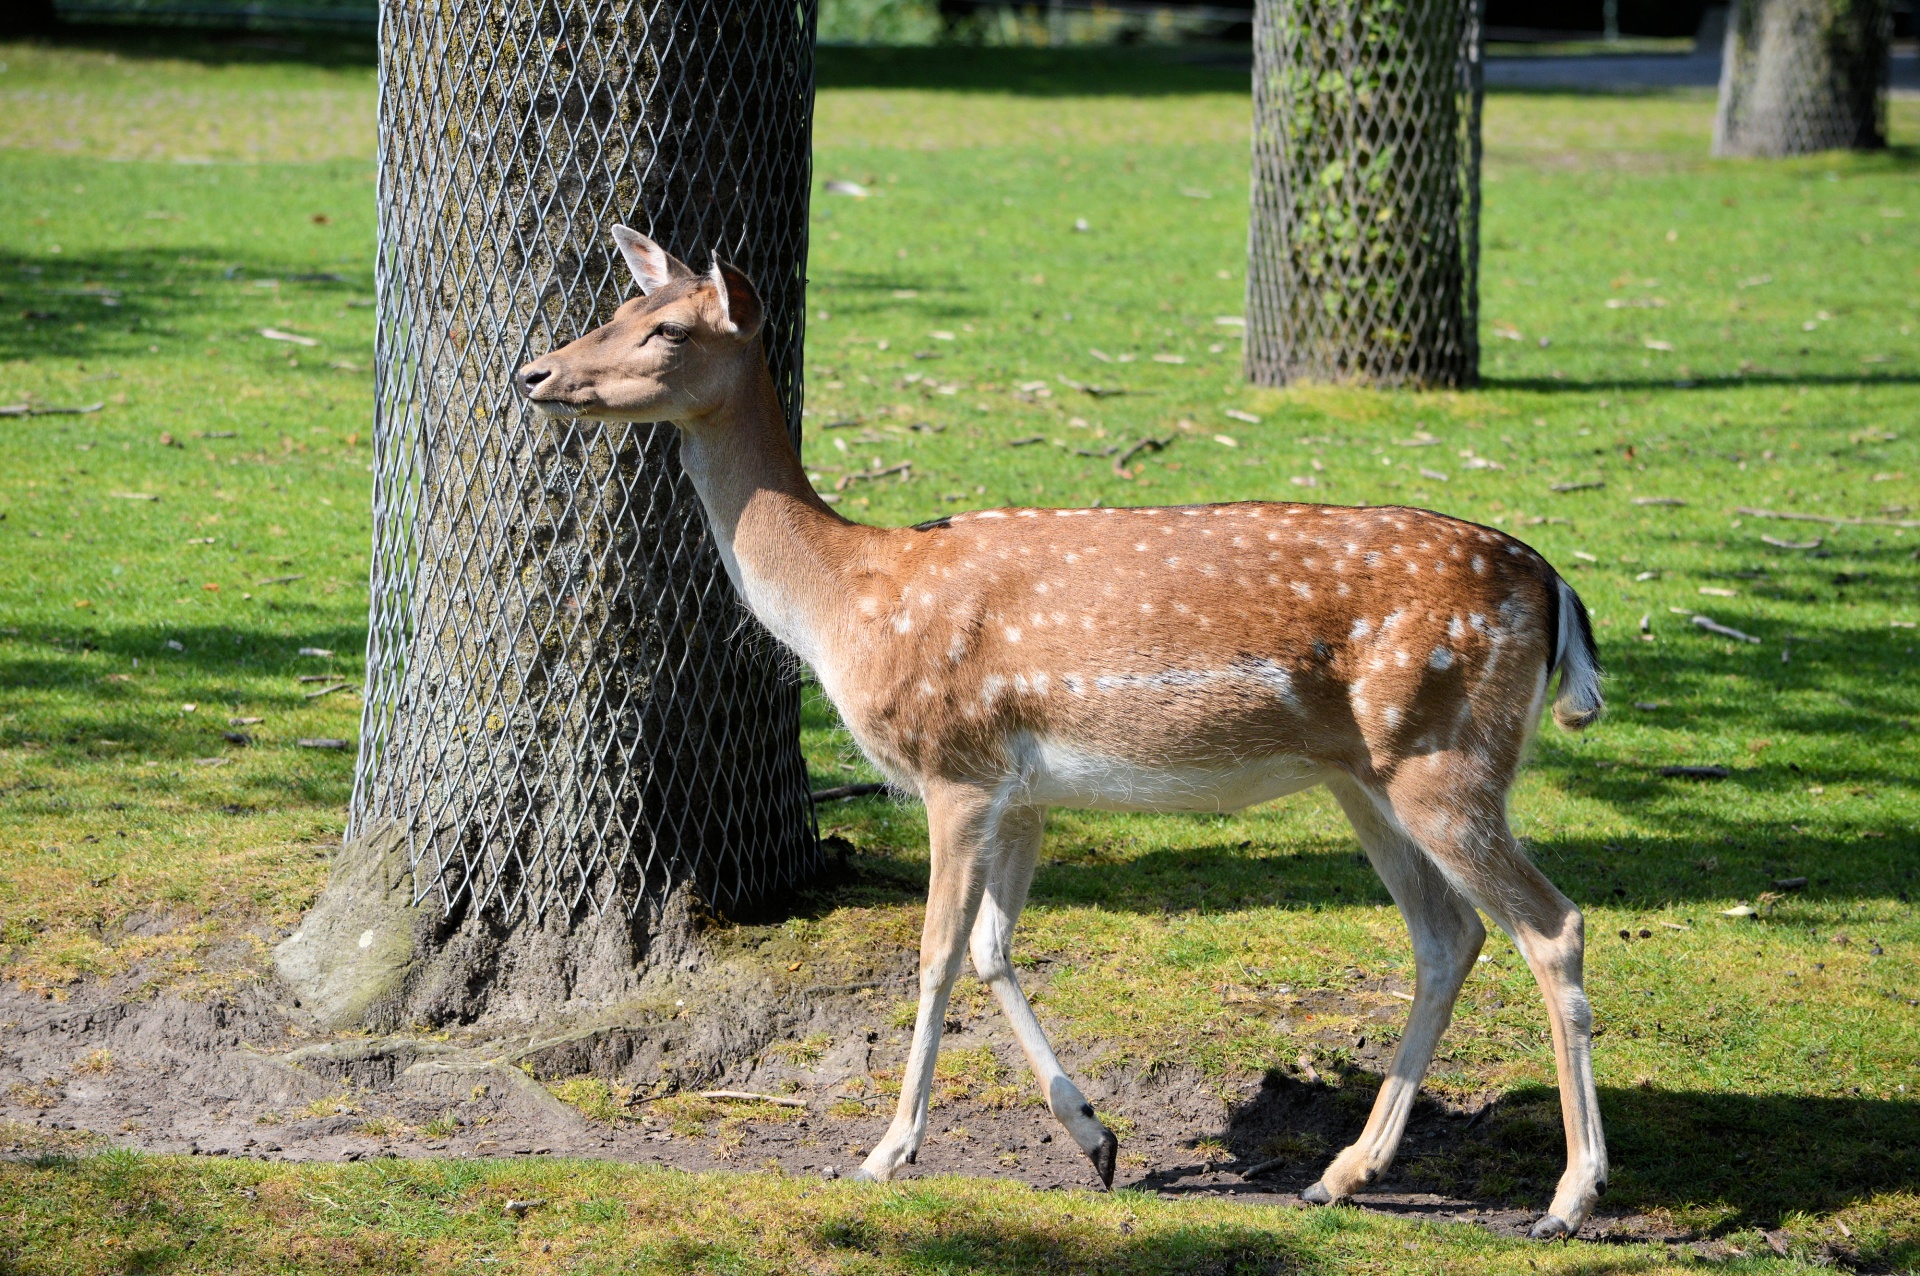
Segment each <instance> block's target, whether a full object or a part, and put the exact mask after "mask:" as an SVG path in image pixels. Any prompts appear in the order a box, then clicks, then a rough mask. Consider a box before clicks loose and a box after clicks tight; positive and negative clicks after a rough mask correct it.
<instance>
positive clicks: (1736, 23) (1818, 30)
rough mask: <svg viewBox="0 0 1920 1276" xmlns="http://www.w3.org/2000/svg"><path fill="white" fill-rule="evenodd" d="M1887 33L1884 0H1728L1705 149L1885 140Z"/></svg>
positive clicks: (1820, 146)
mask: <svg viewBox="0 0 1920 1276" xmlns="http://www.w3.org/2000/svg"><path fill="white" fill-rule="evenodd" d="M1892 30H1893V19H1892V8H1891V6H1890V5H1889V4H1888V2H1887V0H1735V3H1734V6H1733V12H1732V14H1731V15H1730V20H1729V21H1728V23H1727V39H1726V45H1725V52H1724V54H1723V56H1722V60H1721V65H1720V109H1719V112H1718V114H1717V115H1716V116H1715V118H1714V124H1713V153H1714V154H1715V155H1748V156H1780V155H1807V154H1811V153H1812V152H1815V151H1831V150H1840V149H1853V150H1875V149H1878V148H1880V147H1883V146H1885V145H1886V144H1887V57H1888V53H1889V50H1890V44H1891V41H1892Z"/></svg>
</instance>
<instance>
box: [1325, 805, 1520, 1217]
mask: <svg viewBox="0 0 1920 1276" xmlns="http://www.w3.org/2000/svg"><path fill="white" fill-rule="evenodd" d="M1328 787H1330V788H1331V789H1332V790H1333V793H1334V796H1335V797H1337V798H1338V799H1339V801H1340V805H1341V807H1342V808H1344V809H1345V811H1346V813H1347V818H1348V819H1349V820H1351V821H1352V822H1353V827H1354V831H1355V832H1356V833H1357V834H1359V837H1360V844H1361V845H1362V846H1363V847H1365V848H1366V852H1367V858H1368V859H1370V860H1372V861H1373V867H1374V871H1376V872H1377V873H1379V874H1380V880H1381V881H1383V882H1385V883H1386V887H1387V890H1388V892H1389V893H1391V894H1392V896H1393V900H1394V903H1396V904H1398V905H1399V907H1400V913H1401V916H1403V917H1404V918H1405V919H1406V922H1407V932H1408V934H1409V935H1410V936H1411V938H1412V940H1413V962H1414V972H1415V973H1414V998H1413V1008H1412V1009H1411V1010H1410V1011H1409V1012H1408V1014H1407V1026H1406V1030H1405V1031H1404V1032H1403V1033H1402V1034H1401V1037H1400V1046H1399V1048H1398V1049H1397V1050H1395V1051H1394V1053H1393V1062H1392V1064H1391V1065H1389V1067H1388V1069H1387V1076H1386V1079H1385V1080H1384V1081H1383V1082H1382V1083H1381V1086H1380V1093H1379V1095H1378V1096H1377V1097H1376V1098H1375V1099H1374V1103H1373V1112H1372V1114H1371V1115H1369V1116H1368V1118H1367V1125H1366V1128H1365V1129H1364V1130H1362V1131H1361V1132H1360V1137H1359V1138H1358V1139H1356V1140H1355V1141H1354V1142H1353V1143H1352V1144H1351V1145H1350V1146H1348V1147H1347V1148H1346V1149H1345V1150H1344V1151H1342V1152H1341V1153H1340V1155H1338V1156H1337V1157H1335V1158H1334V1159H1333V1163H1332V1164H1331V1165H1329V1166H1327V1169H1326V1172H1325V1173H1323V1174H1322V1175H1321V1176H1320V1181H1319V1182H1317V1183H1315V1184H1314V1185H1313V1186H1312V1187H1310V1188H1308V1189H1307V1190H1306V1191H1305V1192H1303V1193H1302V1194H1301V1195H1302V1196H1303V1197H1304V1198H1305V1199H1306V1200H1307V1201H1309V1202H1312V1203H1313V1204H1316V1205H1325V1204H1329V1203H1331V1202H1333V1201H1337V1200H1340V1199H1342V1198H1344V1197H1348V1196H1351V1195H1352V1194H1353V1193H1354V1192H1356V1191H1359V1190H1360V1189H1362V1188H1364V1187H1365V1186H1366V1185H1368V1184H1370V1183H1372V1182H1374V1181H1375V1180H1376V1179H1378V1178H1379V1177H1380V1175H1382V1174H1384V1173H1385V1172H1386V1169H1387V1167H1388V1166H1389V1165H1391V1164H1393V1157H1394V1154H1395V1153H1396V1152H1397V1151H1398V1150H1399V1148H1400V1139H1401V1137H1402V1135H1404V1134H1405V1133H1406V1129H1407V1117H1408V1116H1409V1115H1410V1114H1411V1113H1412V1111H1413V1104H1414V1100H1415V1099H1416V1098H1417V1097H1418V1096H1419V1093H1420V1081H1421V1079H1422V1078H1423V1077H1425V1076H1426V1074H1427V1066H1428V1065H1429V1064H1430V1063H1431V1062H1432V1061H1433V1052H1434V1048H1435V1047H1436V1046H1437V1045H1438V1044H1439V1041H1440V1037H1441V1034H1442V1033H1444V1032H1446V1030H1447V1024H1448V1023H1449V1022H1450V1021H1451V1020H1452V1018H1453V1003H1454V1001H1455V999H1456V998H1458V997H1459V995H1460V986H1461V985H1462V984H1463V983H1465V982H1466V978H1467V974H1468V973H1469V972H1470V971H1471V970H1472V969H1473V961H1474V958H1475V957H1477V956H1478V955H1479V953H1480V945H1481V944H1482V942H1484V941H1485V939H1486V934H1487V932H1486V928H1485V927H1484V926H1482V925H1481V924H1480V916H1479V914H1478V913H1476V912H1474V909H1473V905H1472V904H1470V903H1468V902H1467V900H1466V898H1465V897H1464V896H1462V895H1461V894H1460V892H1459V891H1457V890H1455V889H1454V888H1453V887H1452V886H1451V885H1449V884H1448V882H1447V880H1446V878H1445V876H1443V875H1442V874H1441V872H1440V870H1439V869H1438V868H1437V867H1436V866H1435V865H1434V864H1433V863H1432V862H1431V861H1430V860H1429V859H1428V858H1427V855H1426V854H1425V852H1424V851H1422V849H1421V848H1420V847H1419V846H1418V845H1417V844H1416V843H1415V842H1414V841H1413V840H1412V839H1411V838H1409V837H1408V836H1407V835H1406V833H1405V832H1404V831H1403V830H1401V829H1400V828H1399V827H1397V825H1396V824H1395V822H1394V821H1393V820H1392V819H1390V818H1389V817H1388V816H1387V815H1386V814H1385V813H1384V812H1382V811H1381V810H1380V807H1379V805H1378V804H1377V803H1376V802H1375V800H1374V799H1373V797H1372V796H1371V795H1369V794H1368V793H1367V792H1366V791H1365V790H1364V789H1362V788H1361V787H1360V785H1359V784H1357V783H1356V782H1355V781H1353V780H1351V779H1348V778H1346V777H1344V776H1343V777H1341V778H1339V779H1337V780H1333V781H1330V782H1329V785H1328Z"/></svg>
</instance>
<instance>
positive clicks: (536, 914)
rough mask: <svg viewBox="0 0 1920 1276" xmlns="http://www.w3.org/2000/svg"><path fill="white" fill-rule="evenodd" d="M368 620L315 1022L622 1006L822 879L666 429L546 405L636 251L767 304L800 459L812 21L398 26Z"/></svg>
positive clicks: (481, 13) (762, 675) (717, 8)
mask: <svg viewBox="0 0 1920 1276" xmlns="http://www.w3.org/2000/svg"><path fill="white" fill-rule="evenodd" d="M381 33H382V34H381V41H382V49H381V73H382V74H381V81H382V84H381V121H380V126H381V158H380V200H381V217H380V246H379V248H380V255H379V279H378V283H377V287H378V292H379V305H380V327H379V342H378V350H377V352H376V363H377V365H378V367H377V369H376V372H377V375H378V377H379V379H380V382H381V388H382V393H381V400H380V409H379V410H380V418H379V419H378V420H377V422H376V430H375V443H376V463H375V470H376V483H375V531H374V566H373V582H372V584H373V589H372V592H373V615H372V621H371V634H370V641H369V653H368V689H367V706H368V707H367V712H366V717H365V725H364V728H363V732H362V740H361V753H360V760H359V769H358V773H357V775H356V784H355V793H354V803H353V810H352V815H351V819H350V823H349V830H348V833H349V837H348V842H347V844H346V846H345V847H344V848H343V850H342V852H341V854H340V857H339V859H338V861H337V862H336V865H335V869H334V873H333V877H332V880H331V881H330V883H329V886H328V888H327V890H326V892H325V893H324V894H323V896H322V898H321V899H320V901H319V902H318V903H317V904H316V906H315V908H314V910H313V912H312V913H311V914H310V915H309V916H308V918H307V919H306V920H305V922H304V923H303V924H302V926H301V928H300V930H299V931H298V932H296V933H295V934H294V936H293V937H291V938H290V939H289V940H288V941H287V942H286V943H285V944H283V945H282V946H281V948H280V949H279V950H278V952H277V957H278V961H279V967H280V970H281V973H282V975H283V977H284V978H285V979H286V981H287V982H288V984H289V985H291V986H292V987H293V989H294V990H295V992H296V995H297V996H299V997H300V999H301V1001H302V1003H303V1004H304V1005H306V1006H307V1008H308V1009H309V1010H311V1011H312V1012H313V1013H314V1015H315V1017H316V1018H317V1019H318V1020H320V1021H321V1022H322V1023H323V1024H325V1025H327V1026H330V1027H346V1026H366V1027H374V1028H386V1027H394V1026H398V1025H402V1024H407V1023H428V1024H446V1023H465V1022H473V1021H475V1020H479V1019H482V1018H487V1017H495V1018H498V1017H502V1016H504V1017H507V1018H513V1019H524V1018H531V1017H545V1016H550V1015H552V1014H553V1013H554V1012H556V1011H564V1010H566V1009H568V1008H570V1007H581V1008H584V1007H590V1006H600V1005H605V1004H607V1003H609V1002H612V1001H616V1000H619V999H621V998H624V997H629V996H632V995H633V994H635V993H636V992H637V991H638V990H639V988H640V987H641V986H642V982H643V980H644V979H645V977H646V975H647V973H648V971H649V970H651V969H658V968H659V967H660V966H661V965H663V964H669V965H671V964H679V963H683V962H685V961H687V960H689V959H690V958H691V954H692V951H693V950H692V948H691V947H690V934H691V929H692V927H693V926H694V925H695V923H696V921H697V919H698V917H699V916H700V915H701V914H702V913H703V912H704V911H705V910H709V909H713V910H719V911H731V912H738V911H741V910H744V909H751V908H753V907H755V906H757V905H759V904H762V903H764V902H766V901H767V900H769V899H771V898H773V897H775V896H777V895H778V894H779V893H780V892H781V891H783V890H785V889H788V888H790V887H792V886H793V885H795V884H797V883H798V882H799V881H800V880H801V879H802V878H804V877H805V876H806V875H807V874H808V873H809V872H810V871H811V869H812V868H813V866H814V864H815V862H816V859H817V854H818V852H817V848H816V847H815V845H814V838H813V829H812V817H811V807H810V804H809V800H808V797H807V784H806V772H805V767H804V764H803V763H802V761H801V759H800V756H799V749H798V723H799V692H798V684H797V680H796V679H795V677H794V676H793V675H794V672H795V671H794V669H793V668H792V666H791V663H790V661H788V660H787V659H786V658H785V657H784V656H783V655H782V654H781V653H779V652H777V651H776V650H775V649H774V648H773V645H772V643H771V640H770V639H768V638H767V637H766V636H765V635H764V633H762V632H761V631H759V630H758V629H757V627H755V626H754V624H753V622H752V620H751V618H750V617H749V616H748V615H747V613H746V612H745V611H744V609H742V608H741V607H740V605H739V603H738V602H737V600H736V599H735V597H734V594H733V591H732V589H731V587H730V585H729V584H728V583H727V581H726V579H725V576H724V574H723V572H722V571H721V569H720V565H719V562H718V559H717V557H716V555H715V554H714V552H713V549H712V547H711V545H710V544H709V542H708V540H707V534H706V527H705V522H704V518H703V516H702V514H701V512H700V507H699V503H698V500H697V498H696V497H695V496H694V494H693V492H692V489H691V487H690V485H689V484H688V483H687V481H686V479H685V476H684V475H683V474H682V473H681V470H680V466H679V461H678V457H677V455H676V449H677V446H678V445H677V439H676V437H675V435H674V431H673V430H672V428H671V427H668V426H651V425H644V424H635V425H630V426H614V427H599V426H576V425H574V424H571V423H566V422H552V421H548V420H546V419H544V418H540V417H538V416H536V415H534V414H531V413H529V412H527V411H526V410H525V409H524V407H523V405H522V404H521V403H520V401H519V400H518V398H517V397H516V396H515V395H514V393H513V391H512V388H511V381H510V377H511V373H512V371H513V369H514V368H516V367H517V366H518V365H519V364H520V363H522V362H524V361H525V360H526V359H528V358H530V357H532V356H533V355H534V354H537V353H539V352H541V351H543V350H546V349H550V348H552V347H553V346H555V345H558V344H561V343H563V342H565V341H567V340H570V339H572V337H574V336H576V335H578V334H579V333H580V332H582V331H584V330H586V329H587V328H589V327H592V326H593V325H595V324H596V323H600V322H604V321H605V319H606V318H607V317H608V316H609V315H610V314H611V312H612V311H613V309H614V308H615V307H616V306H617V305H618V304H619V303H620V302H621V301H623V300H625V299H626V298H627V297H628V296H630V295H632V293H633V292H634V288H633V285H632V283H631V280H630V278H629V276H628V273H627V271H626V268H625V266H624V264H623V263H622V262H621V260H620V258H619V256H618V254H617V253H616V252H615V251H614V250H613V248H612V245H611V241H610V240H609V238H608V228H609V227H610V226H611V225H612V224H613V223H615V222H625V223H626V224H628V225H632V226H635V227H638V228H641V229H643V230H646V231H647V232H648V233H649V234H651V235H652V236H653V237H655V238H656V239H658V240H660V241H661V242H662V243H663V244H664V245H666V246H667V247H668V248H669V249H670V250H671V251H673V252H674V253H676V254H677V255H680V256H682V257H683V258H685V259H687V260H689V261H693V262H696V263H700V264H704V262H705V261H706V259H707V257H708V255H709V253H712V252H719V253H722V254H723V255H725V256H727V257H728V258H729V259H730V260H732V261H734V262H735V263H737V264H739V265H741V266H742V267H743V268H744V269H746V270H747V271H748V272H749V274H751V275H753V276H754V278H755V279H756V281H757V282H759V284H760V285H761V288H762V290H763V293H764V294H765V296H766V299H767V302H768V312H769V323H768V325H767V337H766V343H767V347H768V354H769V358H770V361H771V362H772V364H773V367H774V371H775V376H776V380H777V381H778V383H779V384H780V386H781V389H782V391H783V394H784V396H785V400H786V405H787V408H788V411H789V414H790V420H791V421H792V422H793V425H794V430H795V435H796V438H797V434H798V422H799V399H800V394H799V370H800V358H799V356H800V335H801V328H802V321H803V308H802V307H803V296H802V287H803V284H804V274H803V272H804V264H805V243H806V210H807V195H808V185H809V182H810V172H811V169H810V158H809V156H810V129H811V115H812V60H811V58H812V11H811V7H810V6H795V5H781V4H777V3H769V2H767V0H756V2H755V3H747V4H737V3H727V2H726V0H693V2H689V3H675V2H674V0H655V2H654V3H652V4H647V3H640V2H637V0H630V3H628V4H627V5H626V6H625V7H624V8H620V7H616V8H614V9H612V10H605V9H600V8H596V7H593V6H590V5H589V4H587V3H586V2H585V0H512V2H511V3H505V4H494V3H486V2H484V0H442V3H440V4H439V5H433V4H429V5H425V6H419V5H416V4H414V3H409V2H404V0H389V2H388V7H387V10H386V12H385V14H383V22H382V24H381Z"/></svg>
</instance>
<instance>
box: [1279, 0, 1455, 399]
mask: <svg viewBox="0 0 1920 1276" xmlns="http://www.w3.org/2000/svg"><path fill="white" fill-rule="evenodd" d="M1480 13H1481V5H1480V0H1260V2H1259V4H1258V6H1257V8H1256V9H1255V13H1254V37H1253V48H1254V57H1253V209H1252V219H1251V232H1250V236H1249V249H1248V268H1247V351H1246V370H1247V375H1248V376H1249V377H1250V378H1251V379H1252V380H1253V381H1255V382H1257V383H1259V384H1261V385H1284V384H1287V383H1289V382H1293V381H1302V380H1304V381H1362V382H1371V383H1374V384H1379V385H1401V384H1411V385H1467V384H1471V383H1472V382H1473V381H1474V380H1475V379H1476V378H1477V377H1478V374H1479V362H1480V342H1479V334H1478V324H1479V265H1480V104H1481V95H1482V94H1481V63H1480Z"/></svg>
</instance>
